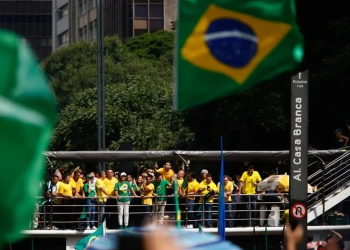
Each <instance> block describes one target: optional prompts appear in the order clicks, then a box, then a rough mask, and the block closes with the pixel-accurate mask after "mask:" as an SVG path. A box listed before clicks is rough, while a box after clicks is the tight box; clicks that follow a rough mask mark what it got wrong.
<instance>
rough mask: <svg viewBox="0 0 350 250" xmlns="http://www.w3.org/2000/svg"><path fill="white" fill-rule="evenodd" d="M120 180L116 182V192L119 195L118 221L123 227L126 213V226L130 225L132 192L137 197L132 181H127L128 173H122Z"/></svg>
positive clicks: (120, 227) (120, 226) (121, 227)
mask: <svg viewBox="0 0 350 250" xmlns="http://www.w3.org/2000/svg"><path fill="white" fill-rule="evenodd" d="M120 179H121V180H120V182H118V183H116V184H115V187H114V192H115V196H117V202H118V222H119V229H123V214H124V226H125V228H127V227H128V226H129V206H130V198H129V195H130V192H131V193H132V194H133V195H134V197H136V194H135V191H134V189H132V187H131V185H130V182H129V181H126V173H124V172H122V173H121V174H120Z"/></svg>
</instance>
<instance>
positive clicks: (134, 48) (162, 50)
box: [126, 30, 175, 63]
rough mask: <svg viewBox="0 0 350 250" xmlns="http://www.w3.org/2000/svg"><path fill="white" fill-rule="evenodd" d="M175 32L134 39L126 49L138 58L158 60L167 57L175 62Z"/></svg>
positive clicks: (127, 44) (161, 31) (162, 32)
mask: <svg viewBox="0 0 350 250" xmlns="http://www.w3.org/2000/svg"><path fill="white" fill-rule="evenodd" d="M174 38H175V33H174V32H168V31H165V30H160V31H157V32H155V33H150V34H143V35H140V36H137V37H134V38H132V39H131V40H130V41H129V42H128V43H126V47H127V48H128V49H129V50H130V51H131V52H133V53H134V54H136V55H137V56H138V57H141V58H146V59H152V60H157V59H161V58H162V57H166V59H165V61H166V60H169V59H170V62H171V63H172V61H173V54H174Z"/></svg>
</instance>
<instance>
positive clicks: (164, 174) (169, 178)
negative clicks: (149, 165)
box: [157, 168, 175, 188]
mask: <svg viewBox="0 0 350 250" xmlns="http://www.w3.org/2000/svg"><path fill="white" fill-rule="evenodd" d="M157 172H158V173H160V174H161V175H162V177H163V180H167V181H168V182H169V183H171V182H172V181H173V180H174V176H175V174H174V171H173V170H172V169H169V171H168V172H166V171H165V169H164V168H160V169H158V170H157ZM167 188H169V187H167Z"/></svg>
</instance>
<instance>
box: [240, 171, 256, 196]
mask: <svg viewBox="0 0 350 250" xmlns="http://www.w3.org/2000/svg"><path fill="white" fill-rule="evenodd" d="M240 181H241V182H243V184H244V185H243V187H242V194H255V189H256V186H254V185H253V184H258V182H260V181H261V177H260V174H259V172H258V171H254V172H253V174H252V175H248V171H245V172H244V173H243V174H242V176H241V179H240Z"/></svg>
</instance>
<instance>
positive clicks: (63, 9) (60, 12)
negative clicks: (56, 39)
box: [58, 4, 68, 20]
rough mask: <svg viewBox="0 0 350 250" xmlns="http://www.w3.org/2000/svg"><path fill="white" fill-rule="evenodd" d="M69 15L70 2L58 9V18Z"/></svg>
mask: <svg viewBox="0 0 350 250" xmlns="http://www.w3.org/2000/svg"><path fill="white" fill-rule="evenodd" d="M67 15H68V4H66V5H64V6H62V7H61V8H59V10H58V20H60V19H62V18H64V17H65V16H67Z"/></svg>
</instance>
